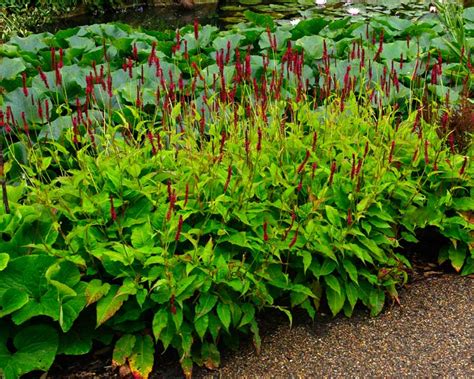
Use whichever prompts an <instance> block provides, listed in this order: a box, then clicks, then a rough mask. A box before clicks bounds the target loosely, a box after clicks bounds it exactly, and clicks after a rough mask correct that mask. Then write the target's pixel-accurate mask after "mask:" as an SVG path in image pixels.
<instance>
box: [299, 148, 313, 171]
mask: <svg viewBox="0 0 474 379" xmlns="http://www.w3.org/2000/svg"><path fill="white" fill-rule="evenodd" d="M309 156H310V151H309V150H306V155H305V157H304V159H303V162H301V164H300V165H299V167H298V170H296V172H297V173H298V174H300V173H301V171H303V169H304V166H305V165H306V162H308V159H309Z"/></svg>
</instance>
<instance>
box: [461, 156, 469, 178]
mask: <svg viewBox="0 0 474 379" xmlns="http://www.w3.org/2000/svg"><path fill="white" fill-rule="evenodd" d="M466 166H467V157H464V162H462V166H461V169H460V170H459V175H463V174H464V171H465V170H466Z"/></svg>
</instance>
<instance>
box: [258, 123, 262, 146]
mask: <svg viewBox="0 0 474 379" xmlns="http://www.w3.org/2000/svg"><path fill="white" fill-rule="evenodd" d="M257 135H258V140H257V151H260V150H261V149H262V129H260V128H258V129H257Z"/></svg>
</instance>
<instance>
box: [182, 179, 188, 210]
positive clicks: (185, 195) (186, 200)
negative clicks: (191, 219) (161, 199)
mask: <svg viewBox="0 0 474 379" xmlns="http://www.w3.org/2000/svg"><path fill="white" fill-rule="evenodd" d="M188 198H189V184H188V183H186V190H185V192H184V204H183V207H185V206H186V204H188Z"/></svg>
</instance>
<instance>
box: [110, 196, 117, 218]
mask: <svg viewBox="0 0 474 379" xmlns="http://www.w3.org/2000/svg"><path fill="white" fill-rule="evenodd" d="M109 201H110V218H111V219H112V221H114V222H115V220H116V219H117V212H116V211H115V207H114V198H113V197H112V195H109Z"/></svg>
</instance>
